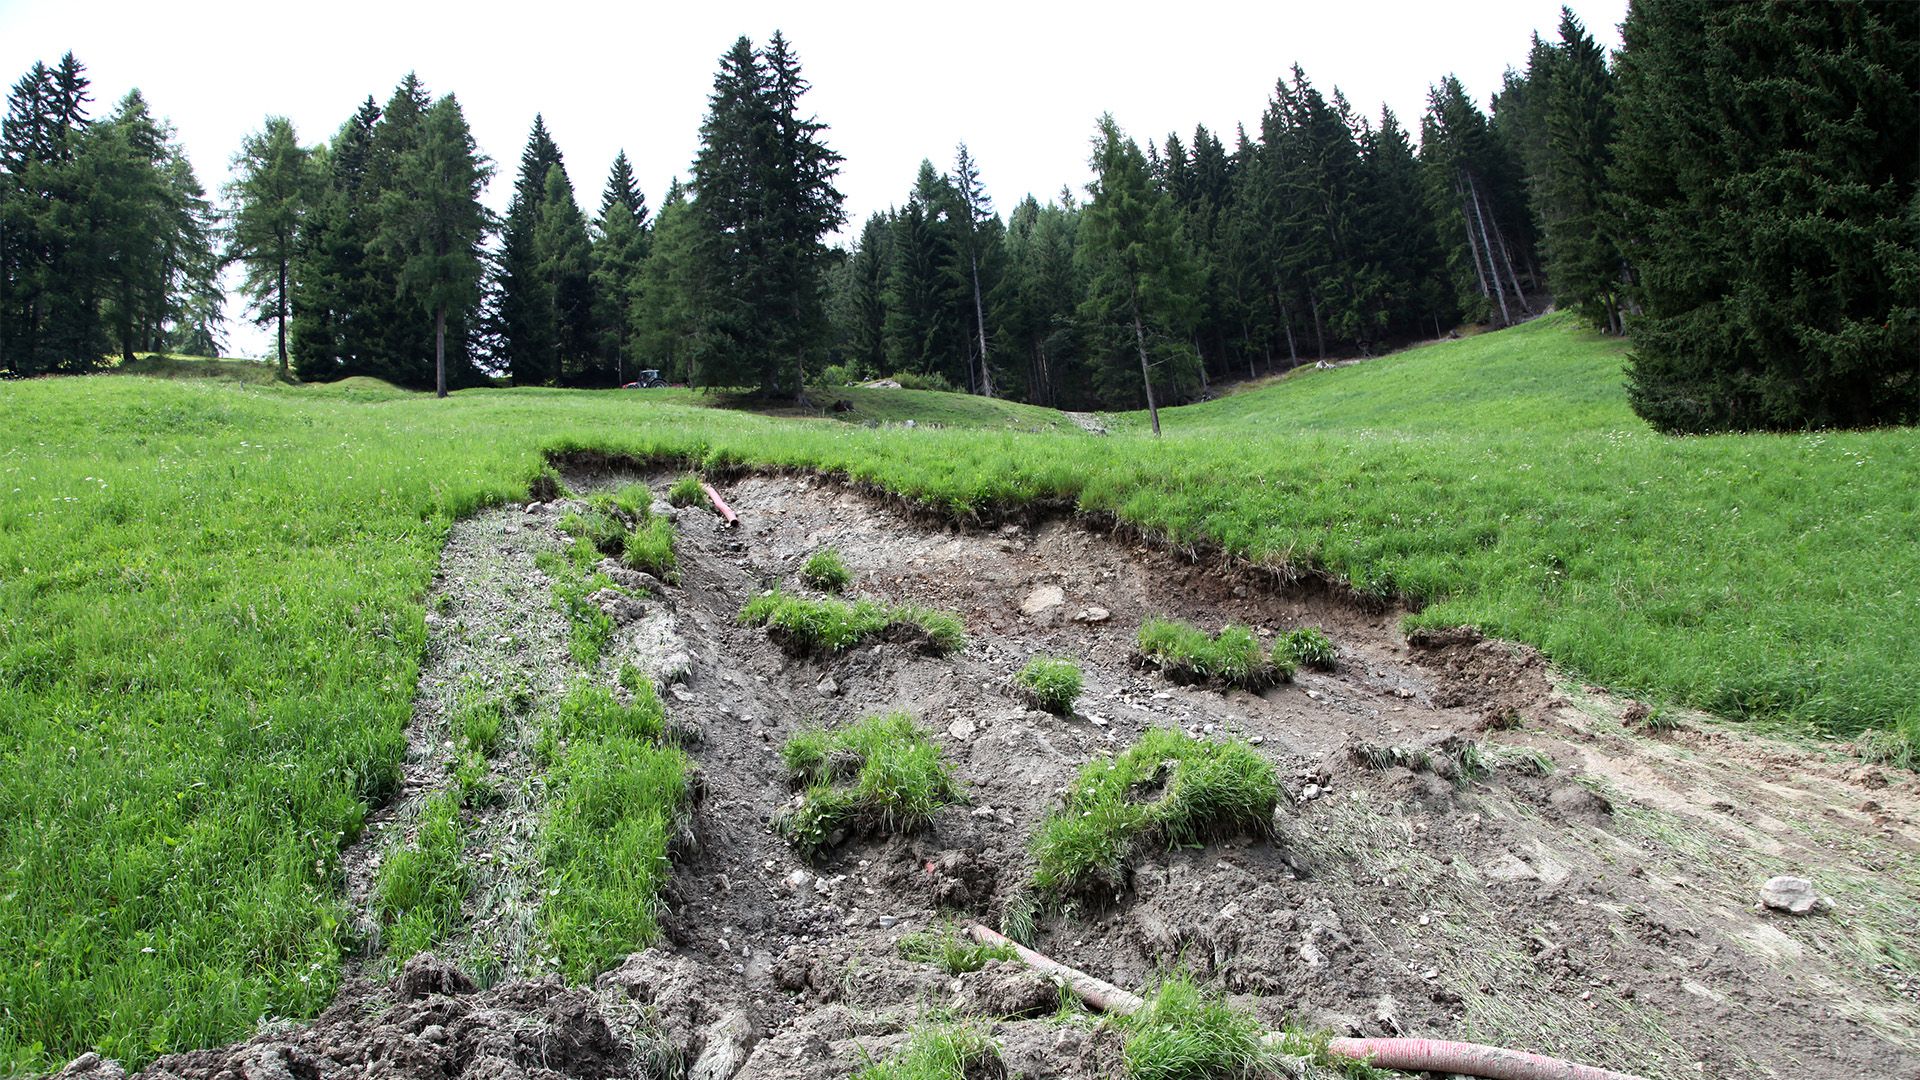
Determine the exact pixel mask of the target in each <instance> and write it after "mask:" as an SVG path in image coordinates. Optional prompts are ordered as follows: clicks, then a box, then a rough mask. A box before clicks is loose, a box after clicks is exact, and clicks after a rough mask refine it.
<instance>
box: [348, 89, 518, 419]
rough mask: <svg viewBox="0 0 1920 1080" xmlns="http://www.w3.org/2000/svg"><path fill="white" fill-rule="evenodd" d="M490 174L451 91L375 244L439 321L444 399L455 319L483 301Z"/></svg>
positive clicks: (438, 383) (427, 127)
mask: <svg viewBox="0 0 1920 1080" xmlns="http://www.w3.org/2000/svg"><path fill="white" fill-rule="evenodd" d="M491 172H492V169H491V167H490V166H488V164H487V163H486V161H485V160H484V159H483V158H481V156H480V155H479V153H478V151H477V150H476V149H475V148H474V144H473V133H472V131H471V130H470V129H469V128H468V127H467V119H466V116H465V115H464V114H463V113H462V112H461V111H460V102H459V101H458V100H457V99H456V98H455V97H454V96H453V95H452V94H448V95H446V96H445V97H443V98H441V99H440V100H439V101H436V102H434V103H433V105H432V106H431V107H430V108H428V109H427V111H426V113H425V115H424V117H423V118H422V121H421V125H420V137H419V139H418V141H417V143H416V144H415V145H414V146H413V147H412V148H411V149H409V150H408V151H407V152H405V153H404V154H403V155H402V156H401V157H400V159H399V161H398V162H396V171H395V176H394V180H395V183H394V185H393V187H392V188H391V189H389V190H388V191H386V192H384V193H383V195H382V198H381V207H380V210H381V219H382V220H381V226H382V227H381V231H380V233H379V235H378V237H377V238H376V245H377V246H378V247H379V248H380V249H381V250H382V251H383V252H385V253H386V254H387V255H388V256H389V257H391V258H392V259H394V260H395V261H396V263H397V264H398V266H399V280H398V286H399V289H400V292H401V294H402V295H403V296H405V297H406V298H407V299H409V300H411V301H412V302H413V303H414V304H416V305H417V306H418V307H419V309H420V310H421V311H423V312H424V313H425V314H427V315H428V316H430V317H431V319H432V323H433V362H434V390H435V392H436V393H437V394H438V395H439V396H441V397H446V396H447V363H446V341H447V323H448V318H449V316H450V315H451V316H456V317H458V316H461V315H464V314H466V313H467V312H469V311H470V310H471V309H472V307H473V306H474V304H475V302H476V301H477V300H478V298H479V284H480V273H481V266H480V241H481V239H482V237H483V235H484V234H485V231H486V226H487V211H486V209H485V208H484V207H482V206H481V205H480V192H481V191H482V190H483V189H485V187H486V184H487V178H488V176H489V175H490V174H491Z"/></svg>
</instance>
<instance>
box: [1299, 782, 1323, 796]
mask: <svg viewBox="0 0 1920 1080" xmlns="http://www.w3.org/2000/svg"><path fill="white" fill-rule="evenodd" d="M1300 797H1301V798H1302V799H1317V798H1319V797H1320V785H1319V784H1308V785H1307V786H1306V787H1304V788H1301V789H1300Z"/></svg>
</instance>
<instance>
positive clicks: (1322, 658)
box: [1273, 626, 1336, 671]
mask: <svg viewBox="0 0 1920 1080" xmlns="http://www.w3.org/2000/svg"><path fill="white" fill-rule="evenodd" d="M1335 656H1336V653H1335V651H1334V648H1333V641H1332V639H1330V638H1328V637H1327V632H1326V631H1325V630H1322V629H1320V628H1319V627H1317V626H1302V627H1299V628H1297V629H1294V630H1289V631H1287V632H1286V633H1284V634H1282V635H1280V640H1278V641H1276V642H1274V643H1273V663H1274V666H1275V667H1278V668H1286V669H1288V670H1292V669H1294V668H1302V667H1310V668H1318V669H1319V670H1321V671H1332V670H1333V665H1334V660H1335Z"/></svg>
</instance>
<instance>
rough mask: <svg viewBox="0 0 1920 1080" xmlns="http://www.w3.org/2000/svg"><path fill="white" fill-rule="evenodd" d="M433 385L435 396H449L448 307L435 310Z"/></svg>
mask: <svg viewBox="0 0 1920 1080" xmlns="http://www.w3.org/2000/svg"><path fill="white" fill-rule="evenodd" d="M433 387H434V396H436V397H446V396H447V309H446V308H445V307H444V306H443V307H438V308H435V309H434V312H433Z"/></svg>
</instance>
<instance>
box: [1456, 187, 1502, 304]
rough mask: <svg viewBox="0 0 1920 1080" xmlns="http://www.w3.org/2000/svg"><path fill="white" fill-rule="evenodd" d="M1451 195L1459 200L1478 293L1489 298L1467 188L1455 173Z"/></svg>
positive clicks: (1488, 288)
mask: <svg viewBox="0 0 1920 1080" xmlns="http://www.w3.org/2000/svg"><path fill="white" fill-rule="evenodd" d="M1453 196H1454V198H1456V199H1459V200H1461V203H1460V219H1461V221H1463V222H1464V223H1465V224H1466V226H1467V250H1468V251H1469V252H1471V253H1472V254H1473V276H1474V278H1475V280H1477V281H1479V282H1480V295H1481V296H1484V297H1486V298H1487V299H1489V300H1491V299H1493V289H1492V288H1490V287H1488V285H1487V270H1486V267H1484V266H1482V265H1481V263H1480V242H1479V241H1477V240H1475V239H1474V238H1473V215H1472V214H1471V213H1469V212H1468V209H1467V204H1466V198H1467V189H1466V188H1465V187H1463V186H1462V185H1461V183H1460V181H1459V178H1458V176H1457V175H1456V177H1455V179H1454V182H1453Z"/></svg>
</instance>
